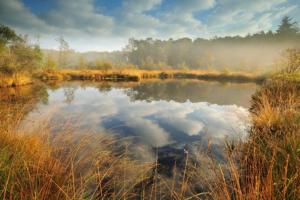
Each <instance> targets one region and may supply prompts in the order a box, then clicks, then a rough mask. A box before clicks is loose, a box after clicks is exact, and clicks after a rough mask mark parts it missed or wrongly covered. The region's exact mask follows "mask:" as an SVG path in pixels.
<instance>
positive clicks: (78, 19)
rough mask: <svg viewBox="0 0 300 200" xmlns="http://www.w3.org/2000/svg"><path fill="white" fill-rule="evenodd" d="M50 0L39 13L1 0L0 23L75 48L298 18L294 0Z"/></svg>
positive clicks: (246, 29) (246, 28)
mask: <svg viewBox="0 0 300 200" xmlns="http://www.w3.org/2000/svg"><path fill="white" fill-rule="evenodd" d="M53 1H54V6H53V7H51V8H45V9H43V12H39V13H38V14H37V13H36V12H33V9H32V8H33V7H34V1H29V0H26V1H25V2H23V1H22V0H10V1H7V0H0V23H3V24H6V25H9V26H12V27H13V28H15V29H16V30H17V31H18V32H20V33H22V34H29V35H30V36H34V35H37V34H38V35H40V36H41V42H42V46H43V47H46V48H52V47H55V45H56V44H55V40H54V38H56V37H58V36H60V35H63V36H65V37H66V39H67V40H69V41H70V45H71V47H73V48H74V49H76V50H112V49H121V47H123V46H125V44H126V42H127V40H128V38H130V37H135V38H145V37H156V38H164V39H167V38H178V37H192V38H195V37H208V38H209V37H213V36H215V35H235V34H242V35H245V34H247V33H254V32H257V31H259V30H269V29H275V28H276V26H277V24H278V21H279V20H280V18H281V17H282V16H284V15H291V16H292V17H294V18H295V19H296V20H300V14H299V13H300V12H299V10H300V9H299V6H300V5H299V2H298V1H297V0H269V1H265V0H256V1H239V0H186V1H181V0H174V1H170V0H147V1H138V0H124V1H119V2H118V3H117V4H116V5H117V6H115V5H114V4H112V3H111V4H110V3H106V4H105V6H104V7H103V6H102V3H103V1H95V0H64V1H60V0H53ZM99 7H101V9H99Z"/></svg>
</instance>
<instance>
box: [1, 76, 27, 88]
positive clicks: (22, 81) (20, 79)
mask: <svg viewBox="0 0 300 200" xmlns="http://www.w3.org/2000/svg"><path fill="white" fill-rule="evenodd" d="M31 83H32V80H31V77H30V76H29V75H27V74H15V75H8V74H3V73H1V72H0V88H1V87H14V86H22V85H28V84H31Z"/></svg>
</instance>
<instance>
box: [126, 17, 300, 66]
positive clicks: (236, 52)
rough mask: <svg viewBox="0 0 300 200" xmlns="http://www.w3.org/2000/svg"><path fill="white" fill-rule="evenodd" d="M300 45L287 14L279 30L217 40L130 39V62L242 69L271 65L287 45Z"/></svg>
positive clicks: (140, 64) (294, 24)
mask: <svg viewBox="0 0 300 200" xmlns="http://www.w3.org/2000/svg"><path fill="white" fill-rule="evenodd" d="M297 43H298V45H299V44H300V34H299V29H298V27H297V26H296V22H293V20H292V19H291V18H289V17H284V18H283V19H282V21H281V24H280V25H279V27H278V29H277V31H276V32H272V31H268V32H263V31H261V32H259V33H255V34H253V35H250V34H249V35H247V36H245V37H241V36H233V37H230V36H227V37H215V38H214V39H210V40H209V39H202V38H197V39H195V40H192V39H190V38H181V39H178V40H172V39H169V40H155V39H152V38H147V39H144V40H136V39H130V40H129V45H128V46H127V51H128V58H129V62H130V63H132V64H135V65H137V66H139V67H140V68H143V69H159V68H166V67H168V68H172V69H174V68H175V69H199V68H200V69H238V70H250V71H251V70H253V69H262V70H263V68H264V67H265V68H266V67H271V65H272V64H273V62H274V59H275V58H277V57H278V54H280V53H281V51H283V50H285V49H286V48H292V47H295V46H296V45H297Z"/></svg>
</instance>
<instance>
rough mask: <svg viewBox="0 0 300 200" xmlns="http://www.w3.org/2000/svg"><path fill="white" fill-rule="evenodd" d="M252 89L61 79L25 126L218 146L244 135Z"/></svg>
mask: <svg viewBox="0 0 300 200" xmlns="http://www.w3.org/2000/svg"><path fill="white" fill-rule="evenodd" d="M256 87H257V86H256V85H255V84H222V83H217V82H200V81H165V82H164V81H159V82H147V83H142V84H137V85H133V86H131V87H123V86H122V85H120V84H117V85H113V86H111V85H110V84H97V83H94V84H85V85H80V83H76V82H75V83H65V84H62V85H61V86H59V87H58V88H56V89H51V88H49V89H48V94H49V96H48V103H47V104H44V103H40V104H39V105H38V106H37V109H35V110H34V111H32V112H31V113H29V115H28V118H27V119H31V120H30V121H29V120H28V121H26V123H25V126H29V127H35V126H36V125H38V124H40V123H42V120H43V119H50V123H51V127H60V125H62V126H63V125H65V124H68V126H73V128H75V129H74V130H76V131H78V132H87V131H93V132H109V133H112V134H116V135H118V136H120V137H124V136H131V137H133V138H135V140H136V142H137V143H140V144H143V145H147V146H149V147H164V146H167V145H174V144H176V145H178V144H180V145H185V144H189V143H192V142H194V141H197V140H201V141H207V140H210V141H211V142H212V143H213V144H219V143H223V142H224V138H242V137H244V136H245V134H246V133H245V129H246V128H247V120H248V112H247V108H246V107H247V106H248V105H249V100H250V97H251V94H252V93H253V92H254V91H255V89H256ZM207 101H208V102H207ZM236 104H237V105H236Z"/></svg>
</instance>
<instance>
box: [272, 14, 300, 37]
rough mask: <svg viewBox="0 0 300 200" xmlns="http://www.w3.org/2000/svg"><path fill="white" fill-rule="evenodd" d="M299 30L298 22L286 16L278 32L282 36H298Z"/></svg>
mask: <svg viewBox="0 0 300 200" xmlns="http://www.w3.org/2000/svg"><path fill="white" fill-rule="evenodd" d="M298 31H299V29H298V27H297V22H293V20H292V18H290V17H288V16H285V17H283V18H282V20H281V24H280V25H279V27H278V30H277V34H278V36H280V37H294V36H297V33H298Z"/></svg>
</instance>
